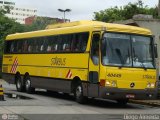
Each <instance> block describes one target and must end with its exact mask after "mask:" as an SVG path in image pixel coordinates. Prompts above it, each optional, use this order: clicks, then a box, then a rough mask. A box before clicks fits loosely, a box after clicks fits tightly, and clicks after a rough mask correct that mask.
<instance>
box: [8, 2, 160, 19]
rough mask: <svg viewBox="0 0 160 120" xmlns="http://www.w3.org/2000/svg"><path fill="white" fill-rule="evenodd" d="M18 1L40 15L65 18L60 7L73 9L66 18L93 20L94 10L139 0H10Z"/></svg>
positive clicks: (147, 3) (17, 3) (153, 4)
mask: <svg viewBox="0 0 160 120" xmlns="http://www.w3.org/2000/svg"><path fill="white" fill-rule="evenodd" d="M10 1H13V2H15V3H16V6H17V7H25V8H34V9H36V10H37V14H38V16H47V17H54V18H63V13H62V12H59V11H58V9H59V8H60V9H71V12H67V13H66V19H70V20H71V21H76V20H92V19H93V15H94V12H98V11H100V10H105V9H107V8H110V7H114V6H123V5H126V4H128V3H129V2H132V3H135V2H137V1H138V0H10ZM143 3H144V5H148V6H149V7H155V6H156V5H157V4H158V0H143Z"/></svg>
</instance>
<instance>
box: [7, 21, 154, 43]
mask: <svg viewBox="0 0 160 120" xmlns="http://www.w3.org/2000/svg"><path fill="white" fill-rule="evenodd" d="M98 30H107V31H112V32H123V33H133V34H142V35H151V31H150V30H148V29H145V28H141V27H135V26H129V25H121V24H113V23H105V22H99V21H75V22H70V23H61V24H55V25H48V26H47V27H46V29H45V30H39V31H32V32H25V33H16V34H11V35H8V36H7V38H6V40H13V39H21V38H31V37H40V36H50V35H54V34H65V33H76V32H84V31H85V32H86V31H98Z"/></svg>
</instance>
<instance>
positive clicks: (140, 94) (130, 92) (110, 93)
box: [99, 87, 157, 100]
mask: <svg viewBox="0 0 160 120" xmlns="http://www.w3.org/2000/svg"><path fill="white" fill-rule="evenodd" d="M99 96H100V98H104V99H113V100H118V99H135V100H147V99H152V100H153V99H156V98H157V89H144V90H135V89H119V88H109V87H100V89H99Z"/></svg>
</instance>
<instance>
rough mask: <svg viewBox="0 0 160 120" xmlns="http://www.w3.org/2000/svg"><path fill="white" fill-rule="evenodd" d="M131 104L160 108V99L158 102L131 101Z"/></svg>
mask: <svg viewBox="0 0 160 120" xmlns="http://www.w3.org/2000/svg"><path fill="white" fill-rule="evenodd" d="M129 102H130V103H136V104H142V105H151V106H156V107H159V106H160V99H157V100H130V101H129Z"/></svg>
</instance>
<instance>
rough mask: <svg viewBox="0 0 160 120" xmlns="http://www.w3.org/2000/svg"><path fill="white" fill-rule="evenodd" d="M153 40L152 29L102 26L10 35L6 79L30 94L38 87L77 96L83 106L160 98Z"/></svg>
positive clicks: (69, 26)
mask: <svg viewBox="0 0 160 120" xmlns="http://www.w3.org/2000/svg"><path fill="white" fill-rule="evenodd" d="M154 58H155V51H154V39H153V37H152V34H151V32H150V30H148V29H144V28H140V27H133V26H127V25H120V24H111V23H104V22H98V21H76V22H71V23H63V24H57V25H50V26H48V27H47V29H45V30H40V31H33V32H26V33H16V34H12V35H8V36H7V38H6V41H5V50H4V55H3V66H2V69H3V78H4V79H5V80H6V81H8V82H9V83H13V84H16V87H17V90H18V91H20V92H22V91H26V92H27V93H32V92H34V90H35V88H42V89H46V90H48V91H58V92H64V93H73V94H74V96H75V99H76V101H77V102H79V103H83V102H85V100H86V98H88V97H93V98H104V99H112V100H116V101H118V102H119V103H123V104H126V103H127V102H128V100H129V99H154V98H155V97H156V95H157V75H156V66H155V59H154Z"/></svg>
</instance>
